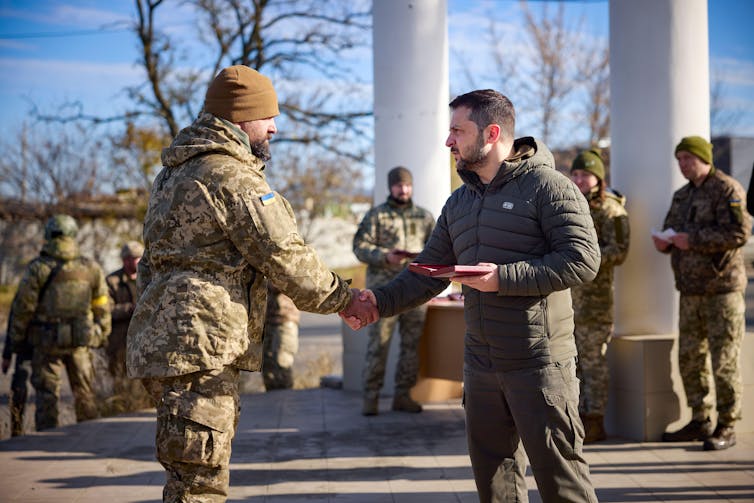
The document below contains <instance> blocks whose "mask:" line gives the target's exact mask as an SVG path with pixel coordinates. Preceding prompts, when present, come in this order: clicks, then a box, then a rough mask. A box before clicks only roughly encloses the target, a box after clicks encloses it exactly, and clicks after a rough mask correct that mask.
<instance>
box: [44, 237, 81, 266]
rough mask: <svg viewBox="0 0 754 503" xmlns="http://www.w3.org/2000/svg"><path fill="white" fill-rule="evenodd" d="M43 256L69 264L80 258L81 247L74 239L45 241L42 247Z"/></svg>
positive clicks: (65, 238)
mask: <svg viewBox="0 0 754 503" xmlns="http://www.w3.org/2000/svg"><path fill="white" fill-rule="evenodd" d="M42 255H47V256H49V257H52V258H54V259H58V260H63V261H65V262H68V261H69V260H73V259H75V258H76V257H78V256H79V245H78V244H77V243H76V240H75V239H74V238H71V237H68V236H61V237H59V238H55V239H50V240H49V241H45V244H44V245H42Z"/></svg>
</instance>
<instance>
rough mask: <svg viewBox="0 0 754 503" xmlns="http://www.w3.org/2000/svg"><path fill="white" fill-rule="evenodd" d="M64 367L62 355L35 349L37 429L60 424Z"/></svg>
mask: <svg viewBox="0 0 754 503" xmlns="http://www.w3.org/2000/svg"><path fill="white" fill-rule="evenodd" d="M64 368H65V367H64V366H63V362H62V360H61V357H60V356H58V355H54V354H51V353H47V352H44V351H41V350H38V349H35V350H34V356H33V357H32V364H31V384H32V385H33V386H34V393H35V394H36V400H35V404H36V410H35V411H34V426H35V428H36V430H37V431H42V430H47V429H49V428H55V427H56V426H57V425H58V400H59V399H60V382H61V378H62V375H63V369H64Z"/></svg>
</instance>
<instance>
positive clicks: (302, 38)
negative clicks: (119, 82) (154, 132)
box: [129, 0, 371, 161]
mask: <svg viewBox="0 0 754 503" xmlns="http://www.w3.org/2000/svg"><path fill="white" fill-rule="evenodd" d="M135 1H136V6H137V22H136V23H135V27H134V30H135V32H136V33H137V35H138V38H139V43H140V49H141V53H142V56H141V64H142V65H143V66H144V69H145V71H146V74H147V77H148V86H146V87H139V88H131V89H130V90H129V92H130V95H131V96H132V97H133V98H134V100H135V102H136V103H137V105H138V106H139V107H141V108H142V110H144V111H145V113H148V114H151V115H153V116H155V117H158V118H160V119H161V120H162V121H163V122H164V124H165V125H166V127H167V129H168V130H169V131H170V135H171V136H175V135H176V134H177V133H178V130H179V128H180V125H179V123H182V122H186V121H189V120H192V119H193V118H194V117H195V115H196V113H197V112H198V109H199V108H200V107H201V99H202V98H203V96H201V92H202V91H203V90H204V89H205V88H206V85H207V83H208V82H209V81H210V80H211V79H212V77H214V75H215V74H216V73H217V72H218V71H219V70H220V68H222V67H223V66H225V65H228V64H243V65H248V66H250V67H252V68H255V69H257V70H259V71H262V72H264V73H267V74H268V75H271V76H275V77H277V78H276V79H275V80H276V87H277V90H278V94H279V96H278V98H279V101H280V108H281V111H282V112H283V114H284V115H285V116H286V117H287V119H289V120H290V121H291V122H292V123H293V124H295V130H294V129H293V128H291V129H290V130H289V131H286V130H285V129H282V130H281V132H280V133H279V134H278V137H277V139H276V140H277V141H278V142H292V143H300V144H308V145H313V146H317V147H319V148H321V149H323V150H325V151H328V152H334V153H336V154H338V155H341V156H344V157H348V158H351V159H355V160H358V161H364V160H365V159H366V156H367V155H368V153H369V152H368V149H366V148H363V144H359V143H354V142H342V141H341V139H342V133H343V132H344V131H345V132H350V133H352V134H354V135H363V134H366V131H367V129H368V128H367V127H366V126H367V124H366V123H365V119H368V118H369V117H371V106H369V105H367V106H364V104H363V101H362V102H359V101H357V100H350V101H349V100H348V99H347V98H348V96H349V95H351V96H352V95H353V94H354V91H355V90H356V89H358V86H354V85H353V84H352V83H353V82H355V81H356V79H355V77H354V75H355V73H354V72H353V71H352V70H351V69H350V68H349V67H348V66H347V65H345V64H344V63H343V62H342V55H343V53H344V51H348V50H352V49H356V48H363V47H367V46H368V39H367V35H368V29H369V27H370V24H369V22H368V21H369V19H370V12H369V11H368V10H366V9H362V10H359V5H360V4H362V5H363V4H364V2H363V1H361V2H351V1H345V0H340V1H335V2H321V1H313V0H250V1H242V0H191V1H190V2H188V3H189V4H190V5H192V6H194V8H195V11H196V14H197V16H198V20H199V21H198V26H197V33H198V35H199V37H201V40H202V41H204V42H206V45H207V46H208V47H210V48H212V49H211V50H212V53H213V55H212V57H211V59H212V60H211V61H210V62H209V65H206V66H204V67H202V68H196V67H188V69H186V67H185V66H184V67H180V66H179V65H178V61H179V60H180V59H181V58H180V56H179V50H178V47H179V45H178V42H177V41H175V40H173V39H172V38H171V37H170V36H169V35H167V34H166V33H165V32H164V31H163V30H160V29H159V26H158V23H157V22H156V13H157V10H158V8H160V7H161V6H162V5H164V4H165V2H163V0H135ZM286 84H287V85H286ZM354 145H358V146H361V147H362V148H357V149H354V148H353V147H354Z"/></svg>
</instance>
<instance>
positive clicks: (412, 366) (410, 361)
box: [395, 306, 427, 395]
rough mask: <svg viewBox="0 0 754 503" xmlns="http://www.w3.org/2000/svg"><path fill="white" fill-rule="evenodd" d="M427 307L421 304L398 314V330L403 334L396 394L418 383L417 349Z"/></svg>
mask: <svg viewBox="0 0 754 503" xmlns="http://www.w3.org/2000/svg"><path fill="white" fill-rule="evenodd" d="M426 315H427V307H426V306H419V307H417V308H415V309H410V310H408V311H406V312H404V313H401V314H399V315H398V332H399V333H400V336H401V341H400V353H399V356H398V362H397V364H396V366H395V394H396V395H401V394H404V393H408V392H409V390H410V389H411V388H413V387H414V385H415V384H416V377H417V374H418V373H419V357H418V355H417V349H418V347H419V339H421V336H422V332H423V331H424V319H425V318H426Z"/></svg>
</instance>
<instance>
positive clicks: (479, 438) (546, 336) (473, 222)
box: [362, 90, 600, 502]
mask: <svg viewBox="0 0 754 503" xmlns="http://www.w3.org/2000/svg"><path fill="white" fill-rule="evenodd" d="M450 108H451V111H452V115H451V121H450V134H449V136H448V139H447V141H446V145H447V146H448V147H450V149H451V153H452V154H453V155H454V157H455V159H456V162H457V167H458V173H459V175H460V176H461V178H462V179H463V181H464V185H463V186H462V187H460V188H459V189H458V190H456V191H455V192H454V193H453V194H452V195H451V196H450V198H449V199H448V200H447V202H446V203H445V207H444V208H443V210H442V214H441V215H440V218H439V219H438V221H437V225H436V226H435V229H434V231H433V233H432V236H431V237H430V239H429V241H428V243H427V245H426V247H425V248H424V251H423V252H422V253H421V254H420V255H419V256H418V257H417V259H416V261H417V262H421V263H429V264H462V265H480V266H481V268H482V269H483V270H485V271H486V272H484V273H483V274H481V275H479V276H466V277H455V278H452V279H453V280H454V281H457V282H460V283H462V284H464V289H463V290H464V296H465V301H464V312H465V319H466V335H465V344H464V347H465V349H464V406H465V410H466V424H467V426H466V427H467V440H468V446H469V454H470V457H471V464H472V468H473V471H474V478H475V481H476V485H477V491H478V493H479V499H480V501H482V502H490V501H493V500H494V501H512V499H510V498H518V499H516V501H526V500H527V492H526V484H525V480H524V474H525V468H526V459H525V456H526V455H528V457H529V460H530V462H531V467H532V472H533V474H534V478H535V479H536V481H537V487H538V489H539V492H540V494H541V496H542V500H543V501H546V502H547V501H589V502H593V501H597V500H596V496H595V493H594V488H593V487H592V484H591V482H590V478H589V467H588V465H587V463H586V460H585V459H584V456H583V451H582V447H583V440H584V429H583V426H582V424H581V421H580V419H579V413H578V400H579V385H578V380H577V379H576V373H575V369H576V367H575V357H576V345H575V342H574V335H573V331H574V323H573V310H572V309H571V295H570V290H569V289H570V288H571V287H573V286H576V285H579V284H582V283H583V282H585V281H590V280H592V279H593V278H594V277H595V275H596V274H597V270H598V269H599V264H600V251H599V245H598V242H597V236H596V233H595V230H594V224H593V222H592V218H591V216H590V214H589V207H588V206H587V203H586V200H585V199H584V197H583V196H582V195H581V193H580V192H579V191H578V189H577V187H576V186H575V185H574V184H573V183H572V182H571V181H570V180H569V179H568V178H566V177H565V176H563V175H562V174H560V173H559V172H557V171H556V170H555V169H554V162H553V157H552V154H551V153H550V151H549V150H548V149H547V147H546V146H545V145H544V144H542V143H540V142H538V141H536V140H535V139H533V138H520V139H518V140H515V141H514V123H515V113H514V110H513V105H512V104H511V102H510V101H509V100H508V98H506V97H505V96H503V95H502V94H500V93H498V92H496V91H492V90H482V91H473V92H470V93H467V94H464V95H462V96H459V97H457V98H456V99H455V100H453V101H452V102H451V103H450ZM447 281H448V280H442V279H437V278H431V277H427V276H421V275H419V274H416V273H414V272H411V271H404V272H402V273H401V274H400V275H399V276H398V277H396V278H395V279H394V280H393V281H392V282H390V283H389V284H387V285H385V286H383V287H381V288H376V289H375V290H374V292H373V295H372V296H371V300H372V301H373V302H374V303H375V304H376V306H377V310H378V311H379V315H380V316H381V317H382V316H393V315H395V314H396V313H398V312H400V311H402V310H404V309H409V308H411V307H412V306H415V305H418V304H421V303H423V302H426V301H427V300H428V299H429V298H431V297H432V296H434V295H436V294H437V293H439V292H441V291H442V290H443V289H444V288H445V287H446V286H447ZM362 297H364V298H368V297H369V292H368V291H367V293H366V294H365V295H362ZM519 441H520V442H519ZM520 445H523V449H522V448H521V447H520ZM524 450H525V453H524Z"/></svg>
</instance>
